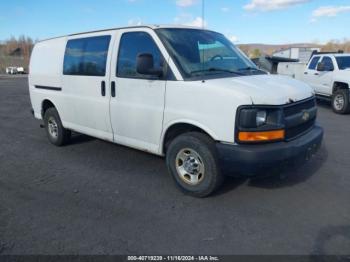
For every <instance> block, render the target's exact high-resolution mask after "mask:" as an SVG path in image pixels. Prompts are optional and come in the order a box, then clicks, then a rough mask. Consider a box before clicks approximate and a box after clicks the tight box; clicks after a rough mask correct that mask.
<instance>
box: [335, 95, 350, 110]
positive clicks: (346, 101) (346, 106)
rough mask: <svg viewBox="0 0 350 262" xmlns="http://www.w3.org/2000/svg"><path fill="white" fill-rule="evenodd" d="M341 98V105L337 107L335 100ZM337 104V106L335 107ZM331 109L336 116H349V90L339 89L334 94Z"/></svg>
mask: <svg viewBox="0 0 350 262" xmlns="http://www.w3.org/2000/svg"><path fill="white" fill-rule="evenodd" d="M339 98H342V99H343V101H344V102H343V104H342V106H339V104H338V102H337V99H339ZM337 104H338V105H337ZM332 108H333V111H334V112H335V113H337V114H349V113H350V103H349V90H347V89H340V90H337V91H335V92H334V94H333V96H332Z"/></svg>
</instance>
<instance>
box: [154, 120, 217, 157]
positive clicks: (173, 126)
mask: <svg viewBox="0 0 350 262" xmlns="http://www.w3.org/2000/svg"><path fill="white" fill-rule="evenodd" d="M188 132H199V133H203V134H205V135H207V136H208V137H210V138H211V139H213V140H215V141H217V140H218V139H217V136H216V135H215V133H214V132H212V131H211V130H210V129H209V128H206V127H205V126H203V125H201V124H199V123H193V122H190V121H185V120H182V121H177V122H172V123H170V124H169V125H167V127H166V128H164V132H163V135H162V138H161V154H162V155H164V154H165V153H166V150H167V147H168V146H169V144H170V142H171V141H172V140H173V139H175V138H176V137H177V136H179V135H182V134H185V133H188Z"/></svg>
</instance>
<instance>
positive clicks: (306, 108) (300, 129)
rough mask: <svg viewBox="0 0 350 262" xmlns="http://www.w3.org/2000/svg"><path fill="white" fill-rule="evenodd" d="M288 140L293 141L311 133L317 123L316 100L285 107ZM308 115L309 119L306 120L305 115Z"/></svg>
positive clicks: (312, 99)
mask: <svg viewBox="0 0 350 262" xmlns="http://www.w3.org/2000/svg"><path fill="white" fill-rule="evenodd" d="M283 112H284V117H285V126H286V140H287V141H288V140H292V139H294V138H296V137H298V136H300V135H302V134H304V133H306V132H307V131H309V130H310V129H311V128H312V127H313V126H314V125H315V122H316V114H317V109H316V99H315V98H311V99H307V100H304V101H301V102H297V103H294V104H289V105H286V106H284V107H283ZM305 113H307V114H308V116H309V118H308V119H307V120H305V118H304V116H305V115H304V114H305Z"/></svg>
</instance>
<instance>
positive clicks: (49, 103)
mask: <svg viewBox="0 0 350 262" xmlns="http://www.w3.org/2000/svg"><path fill="white" fill-rule="evenodd" d="M51 107H53V108H56V110H57V111H58V109H57V107H56V105H55V104H54V103H53V102H52V100H50V99H48V98H45V99H44V100H43V101H42V102H41V117H42V118H43V119H44V115H45V112H46V110H47V109H49V108H51Z"/></svg>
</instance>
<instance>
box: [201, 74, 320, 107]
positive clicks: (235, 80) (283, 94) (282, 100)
mask: <svg viewBox="0 0 350 262" xmlns="http://www.w3.org/2000/svg"><path fill="white" fill-rule="evenodd" d="M207 83H208V84H211V85H215V86H216V87H221V88H225V89H230V90H232V91H234V92H235V93H240V94H242V95H246V96H249V97H250V99H251V101H252V104H261V105H284V104H287V103H292V102H297V101H300V100H303V99H306V98H309V97H310V96H313V95H314V91H313V89H312V88H311V87H310V86H309V85H307V84H306V83H304V82H301V81H298V80H295V79H293V78H291V77H288V76H279V75H253V76H241V77H232V78H221V79H213V80H208V81H207Z"/></svg>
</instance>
